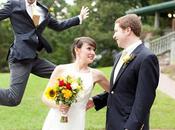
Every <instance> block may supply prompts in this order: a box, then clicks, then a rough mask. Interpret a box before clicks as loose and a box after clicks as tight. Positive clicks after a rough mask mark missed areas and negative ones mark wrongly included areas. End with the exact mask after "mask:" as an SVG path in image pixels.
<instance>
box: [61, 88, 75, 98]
mask: <svg viewBox="0 0 175 130" xmlns="http://www.w3.org/2000/svg"><path fill="white" fill-rule="evenodd" d="M61 92H62V93H63V95H64V97H65V98H67V99H68V98H70V97H72V92H71V91H70V90H69V89H63V90H62V91H61Z"/></svg>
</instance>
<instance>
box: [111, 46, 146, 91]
mask: <svg viewBox="0 0 175 130" xmlns="http://www.w3.org/2000/svg"><path fill="white" fill-rule="evenodd" d="M142 47H144V45H143V43H142V44H140V45H139V46H138V47H136V49H135V50H134V51H133V52H132V53H131V54H132V55H134V56H135V57H137V55H138V53H139V52H140V51H141V48H142ZM133 60H134V59H133ZM131 62H132V61H130V62H129V63H128V64H123V65H122V67H121V69H120V70H119V73H118V75H117V77H116V80H115V83H113V84H111V85H112V87H111V89H113V88H114V86H116V83H117V82H118V80H119V79H120V77H121V75H122V74H123V72H124V71H125V70H126V68H127V67H128V65H129V64H130V63H131ZM113 75H114V73H113Z"/></svg>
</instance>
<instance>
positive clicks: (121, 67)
mask: <svg viewBox="0 0 175 130" xmlns="http://www.w3.org/2000/svg"><path fill="white" fill-rule="evenodd" d="M140 33H141V21H140V18H139V17H138V16H137V15H135V14H128V15H126V16H123V17H120V18H118V19H117V20H116V22H115V27H114V35H113V38H114V40H116V42H117V44H118V46H119V47H121V48H123V49H124V50H123V52H122V53H120V54H118V55H117V56H116V59H115V63H114V66H113V70H112V74H111V79H110V86H111V88H110V92H109V93H103V94H100V95H97V96H95V97H93V102H92V101H89V102H88V104H87V107H92V106H93V105H95V109H96V110H99V109H101V108H102V107H104V106H105V105H107V113H106V130H149V115H150V109H151V106H152V104H153V102H154V99H155V96H156V88H157V85H158V81H159V63H158V60H157V57H156V56H155V55H154V54H153V53H152V52H151V51H150V50H149V49H148V48H146V47H145V46H144V44H143V43H142V41H141V40H140V38H139V37H140Z"/></svg>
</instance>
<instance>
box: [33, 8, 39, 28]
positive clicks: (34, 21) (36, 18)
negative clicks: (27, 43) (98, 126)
mask: <svg viewBox="0 0 175 130" xmlns="http://www.w3.org/2000/svg"><path fill="white" fill-rule="evenodd" d="M31 8H32V20H33V23H34V25H35V26H38V25H39V20H40V15H39V14H38V11H37V9H36V6H35V5H32V6H31Z"/></svg>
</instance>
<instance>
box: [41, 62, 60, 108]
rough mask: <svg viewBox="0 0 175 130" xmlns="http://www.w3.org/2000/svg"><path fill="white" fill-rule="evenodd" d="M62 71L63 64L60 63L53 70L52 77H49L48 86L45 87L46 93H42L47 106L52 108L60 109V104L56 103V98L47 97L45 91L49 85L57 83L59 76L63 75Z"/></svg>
mask: <svg viewBox="0 0 175 130" xmlns="http://www.w3.org/2000/svg"><path fill="white" fill-rule="evenodd" d="M62 71H63V67H62V65H59V66H57V67H56V68H55V69H54V71H53V72H52V75H51V77H50V79H49V82H48V84H47V86H46V88H45V90H44V93H43V95H42V101H43V102H44V103H45V104H46V105H47V106H49V107H52V108H58V109H59V105H58V104H56V102H55V101H54V100H51V99H48V98H47V97H46V95H45V92H46V91H47V88H48V87H51V86H54V84H55V83H56V81H57V78H58V76H59V75H61V73H62Z"/></svg>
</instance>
